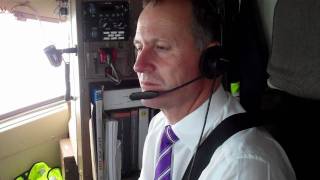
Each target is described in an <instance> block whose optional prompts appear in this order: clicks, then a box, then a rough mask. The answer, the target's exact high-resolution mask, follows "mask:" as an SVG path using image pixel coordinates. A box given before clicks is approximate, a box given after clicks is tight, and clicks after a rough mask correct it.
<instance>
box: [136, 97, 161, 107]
mask: <svg viewBox="0 0 320 180" xmlns="http://www.w3.org/2000/svg"><path fill="white" fill-rule="evenodd" d="M157 99H158V98H154V99H142V100H141V103H142V104H143V105H144V106H146V107H149V108H155V109H160V108H161V107H162V106H161V103H160V102H159V101H158V100H157Z"/></svg>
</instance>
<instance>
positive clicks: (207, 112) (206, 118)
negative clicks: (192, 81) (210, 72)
mask: <svg viewBox="0 0 320 180" xmlns="http://www.w3.org/2000/svg"><path fill="white" fill-rule="evenodd" d="M214 86H216V78H215V79H214V81H213V83H212V88H211V95H210V98H209V102H208V106H207V110H206V115H205V119H204V122H203V126H202V130H201V134H200V137H199V141H198V144H197V147H196V152H195V153H194V155H193V157H192V159H191V166H190V171H189V172H188V176H187V177H188V178H187V180H190V175H191V172H192V169H193V165H194V161H195V159H196V156H197V152H198V149H199V147H200V144H201V140H202V136H203V133H204V129H205V127H206V124H207V120H208V114H209V109H210V104H211V100H212V95H213V93H214V92H215V91H216V89H215V87H214Z"/></svg>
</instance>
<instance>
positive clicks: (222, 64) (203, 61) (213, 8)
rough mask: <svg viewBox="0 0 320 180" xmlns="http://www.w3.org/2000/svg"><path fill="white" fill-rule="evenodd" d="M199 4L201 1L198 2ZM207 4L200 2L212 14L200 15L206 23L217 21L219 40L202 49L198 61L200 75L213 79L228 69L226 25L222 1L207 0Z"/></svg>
mask: <svg viewBox="0 0 320 180" xmlns="http://www.w3.org/2000/svg"><path fill="white" fill-rule="evenodd" d="M200 4H201V3H200ZM208 4H209V6H208V5H207V6H206V3H205V4H202V7H204V8H208V9H206V11H208V12H209V11H210V12H211V13H212V12H213V15H210V14H206V13H204V14H202V17H204V18H206V20H205V21H206V23H218V24H219V31H220V32H219V33H220V37H215V39H216V38H218V39H219V40H218V41H220V44H219V45H216V46H210V47H208V48H206V49H204V50H203V51H202V54H201V56H200V61H199V69H200V72H201V74H202V76H204V77H206V78H208V79H215V78H217V77H219V76H221V75H223V74H225V73H226V72H227V71H228V66H229V60H228V58H227V56H226V51H225V47H224V46H225V36H226V35H225V33H226V32H225V31H224V29H225V26H226V17H225V10H224V2H223V1H220V0H216V1H210V0H208ZM213 17H218V20H213V19H212V18H213Z"/></svg>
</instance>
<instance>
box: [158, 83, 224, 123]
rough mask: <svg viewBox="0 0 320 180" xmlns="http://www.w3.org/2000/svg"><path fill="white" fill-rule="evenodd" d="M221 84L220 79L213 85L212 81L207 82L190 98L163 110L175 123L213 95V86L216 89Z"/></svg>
mask: <svg viewBox="0 0 320 180" xmlns="http://www.w3.org/2000/svg"><path fill="white" fill-rule="evenodd" d="M213 83H215V82H213ZM219 85H220V82H218V80H217V82H216V83H215V84H214V85H212V82H211V83H206V85H205V86H204V87H203V88H201V89H199V91H197V92H195V94H194V96H192V98H190V100H188V101H185V102H184V103H181V104H179V105H176V106H173V107H168V108H163V109H161V111H162V112H163V113H164V115H165V116H166V117H167V119H168V120H169V123H170V124H171V125H173V124H175V123H177V122H179V121H180V120H182V119H183V118H184V117H185V116H187V115H188V114H190V113H192V112H193V111H194V110H196V109H197V108H198V107H200V106H201V105H202V104H203V103H204V102H205V101H206V100H207V99H208V98H209V97H210V96H211V95H212V88H214V90H216V89H217V88H218V87H219Z"/></svg>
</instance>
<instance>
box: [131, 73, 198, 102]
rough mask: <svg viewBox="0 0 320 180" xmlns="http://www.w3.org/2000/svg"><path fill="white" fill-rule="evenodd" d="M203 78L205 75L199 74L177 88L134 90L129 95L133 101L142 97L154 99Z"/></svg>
mask: <svg viewBox="0 0 320 180" xmlns="http://www.w3.org/2000/svg"><path fill="white" fill-rule="evenodd" d="M201 78H203V76H198V77H196V78H194V79H192V80H191V81H188V82H186V83H184V84H182V85H180V86H177V87H175V88H172V89H170V90H167V91H144V92H134V93H131V94H130V96H129V99H131V100H132V101H136V100H141V99H152V98H156V97H158V96H161V95H164V94H167V93H169V92H172V91H175V90H177V89H180V88H182V87H184V86H186V85H188V84H191V83H193V82H195V81H197V80H199V79H201Z"/></svg>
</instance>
